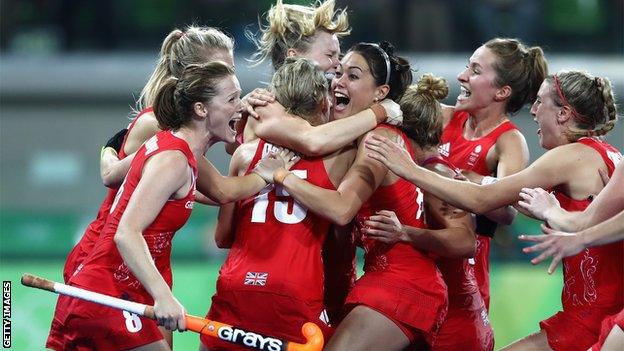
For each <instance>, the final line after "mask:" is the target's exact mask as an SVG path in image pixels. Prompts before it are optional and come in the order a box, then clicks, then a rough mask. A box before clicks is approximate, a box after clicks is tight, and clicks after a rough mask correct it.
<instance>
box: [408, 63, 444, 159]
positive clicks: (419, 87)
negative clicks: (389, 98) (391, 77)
mask: <svg viewBox="0 0 624 351" xmlns="http://www.w3.org/2000/svg"><path fill="white" fill-rule="evenodd" d="M448 93H449V87H448V84H447V83H446V80H445V79H444V78H439V77H436V76H434V75H432V74H424V75H423V76H422V77H420V79H419V80H418V83H417V84H416V85H410V86H409V87H408V88H407V91H405V94H404V95H403V97H402V98H401V100H399V105H400V106H401V111H403V125H402V126H401V129H402V130H403V132H404V133H405V134H406V135H407V136H408V137H410V139H412V140H414V141H415V142H416V144H418V145H419V146H421V147H423V148H425V147H431V146H437V145H438V144H439V143H440V135H441V134H442V119H441V117H440V116H441V115H442V106H441V105H440V101H439V100H442V99H444V98H445V97H446V96H447V95H448Z"/></svg>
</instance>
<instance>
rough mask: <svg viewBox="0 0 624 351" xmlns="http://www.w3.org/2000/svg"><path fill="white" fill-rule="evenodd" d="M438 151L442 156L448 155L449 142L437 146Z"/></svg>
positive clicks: (449, 150)
mask: <svg viewBox="0 0 624 351" xmlns="http://www.w3.org/2000/svg"><path fill="white" fill-rule="evenodd" d="M438 152H439V153H440V155H442V156H444V157H449V155H450V153H451V143H446V144H442V145H440V146H438Z"/></svg>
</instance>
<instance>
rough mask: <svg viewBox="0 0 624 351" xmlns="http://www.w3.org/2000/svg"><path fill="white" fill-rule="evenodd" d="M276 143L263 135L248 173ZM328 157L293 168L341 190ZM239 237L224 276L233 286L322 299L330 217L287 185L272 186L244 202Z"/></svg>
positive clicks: (240, 205)
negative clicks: (306, 203) (297, 196)
mask: <svg viewBox="0 0 624 351" xmlns="http://www.w3.org/2000/svg"><path fill="white" fill-rule="evenodd" d="M273 148H274V146H273V145H271V144H269V143H266V142H264V141H263V140H260V141H259V142H258V146H257V149H256V152H255V154H254V157H253V160H252V161H251V163H250V165H249V167H248V169H247V173H249V172H251V170H252V169H253V167H254V166H255V165H256V163H257V162H258V161H259V160H260V159H261V158H262V157H263V156H264V155H266V154H267V153H269V152H271V151H272V150H273ZM326 165H327V163H326V159H324V158H302V159H301V160H300V161H299V162H297V163H296V164H295V165H294V166H293V167H292V168H291V170H290V171H291V172H292V173H293V174H294V175H296V176H298V177H300V178H303V179H306V180H307V181H308V182H310V183H312V184H314V185H316V186H319V187H322V188H326V189H332V190H335V185H334V184H333V183H332V180H331V179H330V175H329V173H330V171H329V170H328V169H326ZM235 218H236V221H235V222H236V223H235V225H236V228H235V234H234V235H235V238H234V242H233V244H232V247H231V249H230V252H229V254H228V257H227V259H226V261H225V262H224V264H223V266H222V268H221V271H220V276H219V280H220V281H221V282H222V283H223V282H226V281H227V283H228V286H229V288H230V289H238V290H254V291H255V290H262V291H266V292H270V293H276V294H286V295H289V296H293V294H295V296H299V297H300V298H304V299H312V300H318V299H321V300H322V297H323V295H322V293H323V263H322V260H321V248H322V245H323V242H324V240H325V236H326V235H327V232H328V228H329V225H330V222H329V221H328V220H327V219H325V218H322V217H320V216H318V215H317V214H315V213H313V212H311V211H309V210H308V209H307V208H305V207H304V206H302V205H301V204H300V203H299V202H297V201H295V200H294V199H293V198H292V197H290V196H289V195H288V193H287V192H286V191H285V190H284V189H283V188H282V187H281V186H275V185H272V184H271V185H268V186H267V187H266V188H264V189H263V190H261V191H260V192H259V193H258V194H257V195H256V196H254V197H250V198H248V199H245V200H242V201H239V202H238V203H237V204H236V210H235Z"/></svg>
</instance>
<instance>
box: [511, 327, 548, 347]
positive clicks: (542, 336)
mask: <svg viewBox="0 0 624 351" xmlns="http://www.w3.org/2000/svg"><path fill="white" fill-rule="evenodd" d="M529 350H531V351H552V349H551V348H550V346H549V345H548V339H547V337H546V333H545V332H544V331H543V330H540V331H539V332H537V333H535V334H531V335H529V336H527V337H524V338H522V339H520V340H516V341H514V342H513V343H511V344H509V345H507V346H505V347H504V348H502V349H501V351H529Z"/></svg>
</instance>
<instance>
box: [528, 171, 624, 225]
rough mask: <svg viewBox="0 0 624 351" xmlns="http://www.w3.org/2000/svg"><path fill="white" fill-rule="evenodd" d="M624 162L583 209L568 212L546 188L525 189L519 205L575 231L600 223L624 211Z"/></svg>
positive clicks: (536, 216)
mask: <svg viewBox="0 0 624 351" xmlns="http://www.w3.org/2000/svg"><path fill="white" fill-rule="evenodd" d="M623 187H624V162H620V163H619V164H618V166H617V167H616V169H615V171H614V172H613V175H612V177H611V180H609V182H608V183H607V184H606V186H605V188H604V189H602V191H601V192H600V193H598V196H596V198H595V199H594V201H592V203H591V204H590V205H589V206H588V207H587V208H586V209H585V211H583V212H567V211H565V210H563V209H562V208H561V207H560V206H559V202H558V201H557V200H556V199H555V197H554V196H553V195H552V194H549V193H547V192H546V191H544V190H542V189H522V192H521V193H520V197H521V198H522V199H523V201H520V202H519V203H518V205H520V206H521V207H522V208H524V209H525V210H527V211H528V212H530V213H531V214H532V215H533V216H534V217H535V218H537V219H541V220H543V221H546V222H547V223H548V225H549V226H550V227H551V228H554V229H558V230H561V231H567V232H575V231H579V230H583V229H585V228H588V227H591V226H593V225H596V224H598V223H600V222H602V221H604V220H606V219H608V218H611V217H613V216H614V215H615V214H616V213H618V212H620V211H622V210H624V192H623V191H622V188H623Z"/></svg>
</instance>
